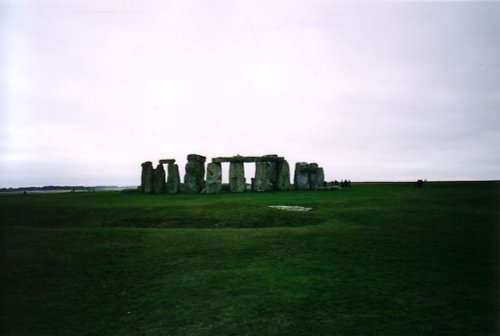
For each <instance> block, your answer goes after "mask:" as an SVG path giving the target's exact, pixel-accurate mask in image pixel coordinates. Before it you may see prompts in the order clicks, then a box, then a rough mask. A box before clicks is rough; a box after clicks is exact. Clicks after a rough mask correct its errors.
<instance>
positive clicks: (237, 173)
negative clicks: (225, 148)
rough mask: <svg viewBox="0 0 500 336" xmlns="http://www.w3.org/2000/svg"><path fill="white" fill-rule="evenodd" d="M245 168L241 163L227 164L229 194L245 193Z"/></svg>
mask: <svg viewBox="0 0 500 336" xmlns="http://www.w3.org/2000/svg"><path fill="white" fill-rule="evenodd" d="M245 187H246V183H245V168H244V166H243V162H231V163H230V164H229V189H230V190H231V192H243V191H245Z"/></svg>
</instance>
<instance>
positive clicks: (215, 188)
mask: <svg viewBox="0 0 500 336" xmlns="http://www.w3.org/2000/svg"><path fill="white" fill-rule="evenodd" d="M205 190H206V192H207V193H208V194H213V193H220V192H221V191H222V167H221V164H220V163H214V162H210V163H209V164H208V165H207V181H206V186H205Z"/></svg>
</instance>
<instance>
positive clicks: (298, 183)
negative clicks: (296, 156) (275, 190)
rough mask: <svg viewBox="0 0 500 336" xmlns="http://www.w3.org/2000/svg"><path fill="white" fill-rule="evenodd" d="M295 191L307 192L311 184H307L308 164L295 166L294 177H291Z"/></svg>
mask: <svg viewBox="0 0 500 336" xmlns="http://www.w3.org/2000/svg"><path fill="white" fill-rule="evenodd" d="M293 183H294V187H295V190H309V189H311V184H310V182H309V163H306V162H297V163H296V164H295V175H294V177H293Z"/></svg>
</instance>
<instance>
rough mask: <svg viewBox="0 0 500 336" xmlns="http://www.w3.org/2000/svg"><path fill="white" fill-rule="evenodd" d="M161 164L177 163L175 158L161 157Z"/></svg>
mask: <svg viewBox="0 0 500 336" xmlns="http://www.w3.org/2000/svg"><path fill="white" fill-rule="evenodd" d="M159 162H160V164H172V163H175V159H161V160H160V161H159Z"/></svg>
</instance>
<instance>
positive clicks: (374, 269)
mask: <svg viewBox="0 0 500 336" xmlns="http://www.w3.org/2000/svg"><path fill="white" fill-rule="evenodd" d="M499 201H500V183H498V182H461V183H428V184H426V185H425V187H424V188H423V189H417V188H414V187H413V186H412V185H410V184H396V183H391V184H355V185H354V186H353V188H352V189H346V190H341V191H332V192H326V191H318V192H282V193H278V192H276V193H243V194H219V195H159V196H157V195H141V194H137V193H123V192H121V193H120V192H94V193H92V192H88V193H78V192H77V193H65V194H28V195H0V223H1V224H0V225H1V228H0V232H1V236H0V239H1V240H0V241H1V250H0V251H1V255H0V258H1V259H0V261H1V269H0V285H1V291H2V292H1V296H0V300H1V301H0V307H1V312H0V316H1V317H0V321H1V322H0V334H1V335H496V334H497V333H498V331H499V330H498V324H497V319H498V317H499V315H498V314H499V309H498V293H499V289H498V274H499V268H498V258H497V256H498V252H499V251H498V243H499V231H498V225H499ZM268 205H302V206H307V207H312V208H313V209H314V210H313V211H311V212H305V213H297V212H286V211H282V210H277V209H271V208H268V207H267V206H268Z"/></svg>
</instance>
